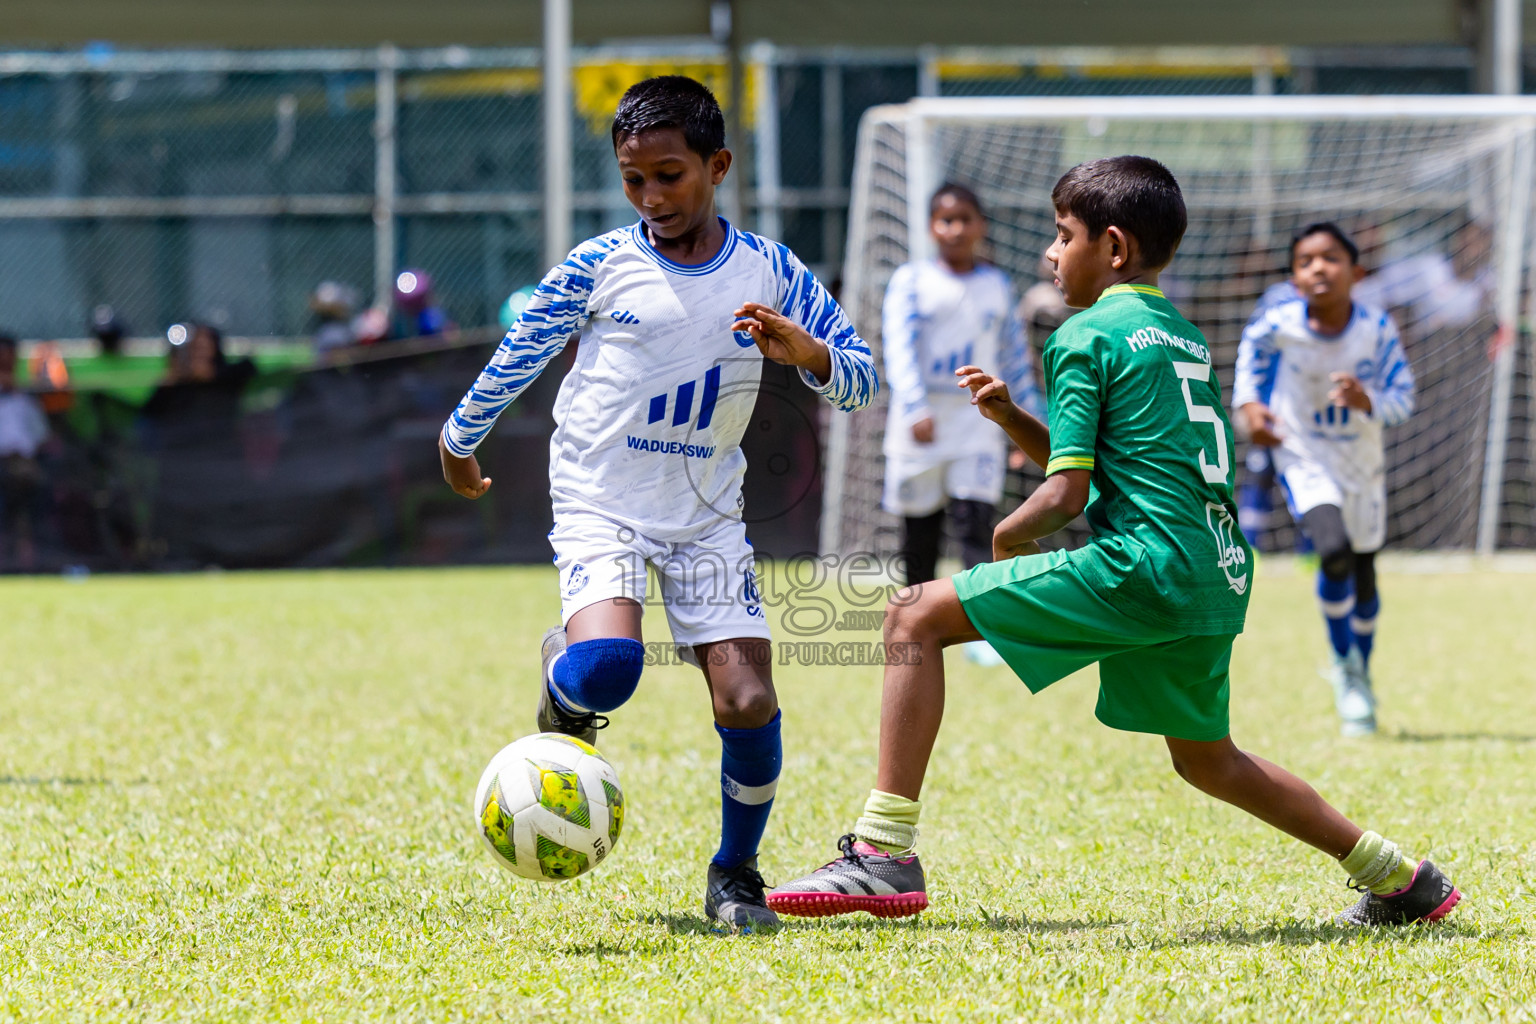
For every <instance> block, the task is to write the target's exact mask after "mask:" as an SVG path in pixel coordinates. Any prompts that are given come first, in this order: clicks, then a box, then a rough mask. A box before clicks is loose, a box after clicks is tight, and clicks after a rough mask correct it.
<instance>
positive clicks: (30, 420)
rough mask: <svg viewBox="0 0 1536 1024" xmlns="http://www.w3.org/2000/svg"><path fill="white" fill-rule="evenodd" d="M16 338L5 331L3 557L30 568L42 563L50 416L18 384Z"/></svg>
mask: <svg viewBox="0 0 1536 1024" xmlns="http://www.w3.org/2000/svg"><path fill="white" fill-rule="evenodd" d="M16 362H17V354H16V339H15V338H12V337H9V336H0V560H4V559H5V558H6V550H5V549H6V547H9V548H10V549H11V550H10V559H9V563H8V564H6V563H5V562H4V561H0V565H5V566H6V567H7V568H15V569H19V570H21V571H22V572H28V571H30V570H31V569H32V568H34V566H35V564H36V558H37V555H36V548H35V546H34V544H33V538H34V524H35V521H36V511H37V503H38V498H39V496H40V493H41V489H42V487H41V485H42V473H41V471H40V469H39V467H38V464H37V453H38V449H39V448H41V447H42V446H43V442H44V441H46V440H47V439H48V418H47V416H46V415H45V414H44V412H43V407H42V405H41V404H40V403H39V402H38V401H37V399H36V398H34V397H32V396H31V395H29V394H27V393H26V392H24V391H20V390H18V389H17V387H16Z"/></svg>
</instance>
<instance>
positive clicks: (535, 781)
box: [475, 732, 624, 882]
mask: <svg viewBox="0 0 1536 1024" xmlns="http://www.w3.org/2000/svg"><path fill="white" fill-rule="evenodd" d="M623 827H624V793H623V791H622V790H620V789H619V774H618V772H616V771H614V770H613V765H611V764H609V763H608V762H607V761H606V760H605V759H604V758H603V755H601V754H599V753H598V752H597V748H596V747H593V746H592V745H591V744H589V743H584V742H582V741H581V740H579V739H576V738H575V737H574V736H565V735H562V734H560V733H557V732H541V733H538V734H537V735H534V736H524V737H523V738H522V739H520V740H517V741H516V742H514V743H511V744H508V745H507V746H505V747H503V748H502V749H501V752H500V753H498V754H497V755H496V756H495V757H493V758H491V763H490V764H489V765H488V766H487V767H486V769H485V774H483V775H481V776H480V785H478V786H476V787H475V829H476V831H478V832H479V833H480V838H481V839H483V840H485V845H486V848H487V849H489V850H490V851H491V856H492V858H493V859H495V861H496V863H497V864H500V865H501V866H502V867H504V868H506V869H507V870H508V871H510V872H512V873H513V874H515V875H521V876H522V877H524V878H532V879H535V880H537V881H540V882H563V881H565V880H566V879H567V878H575V877H576V876H577V875H582V874H585V873H586V872H588V871H590V870H591V869H592V868H594V867H596V866H597V865H598V863H599V862H601V861H602V859H603V858H604V857H606V856H608V854H609V853H611V852H612V851H613V847H614V844H616V843H617V842H618V841H619V831H620V829H622V828H623Z"/></svg>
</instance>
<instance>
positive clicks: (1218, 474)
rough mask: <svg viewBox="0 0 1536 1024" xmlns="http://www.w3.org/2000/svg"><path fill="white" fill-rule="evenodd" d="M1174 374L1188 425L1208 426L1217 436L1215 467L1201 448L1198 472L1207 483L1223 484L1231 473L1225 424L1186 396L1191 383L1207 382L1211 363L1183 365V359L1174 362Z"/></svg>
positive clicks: (1208, 408)
mask: <svg viewBox="0 0 1536 1024" xmlns="http://www.w3.org/2000/svg"><path fill="white" fill-rule="evenodd" d="M1173 372H1174V373H1176V374H1178V375H1179V384H1180V385H1181V386H1182V387H1183V389H1184V408H1185V409H1186V410H1188V412H1189V421H1190V422H1191V423H1208V424H1210V426H1211V430H1212V432H1214V433H1215V435H1216V464H1215V465H1214V466H1213V465H1211V464H1210V463H1209V462H1207V461H1206V458H1205V449H1204V448H1202V449H1200V472H1201V473H1202V474H1203V475H1204V476H1205V482H1206V483H1208V484H1224V483H1226V482H1227V473H1228V472H1230V471H1231V468H1232V467H1231V463H1230V461H1229V460H1228V459H1227V431H1226V424H1224V423H1223V422H1222V420H1221V413H1219V412H1217V411H1216V410H1215V409H1212V408H1211V407H1210V406H1208V405H1201V404H1200V403H1198V402H1196V401H1195V399H1194V396H1193V395H1191V394H1190V393H1189V382H1190V381H1192V380H1198V381H1208V380H1210V379H1211V364H1210V363H1186V362H1184V361H1182V360H1178V359H1175V360H1174V361H1173Z"/></svg>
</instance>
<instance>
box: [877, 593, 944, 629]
mask: <svg viewBox="0 0 1536 1024" xmlns="http://www.w3.org/2000/svg"><path fill="white" fill-rule="evenodd" d="M938 627H939V615H938V613H937V610H936V609H935V607H934V602H933V601H932V600H927V601H925V600H923V595H922V585H921V584H919V585H917V586H915V587H907V588H905V589H903V590H899V591H897V592H896V594H895V596H893V597H892V598H891V599H890V601H888V602H886V605H885V627H884V632H885V639H886V642H887V643H912V642H918V643H921V642H922V641H924V640H931V639H933V638H934V637H935V636H937V634H938Z"/></svg>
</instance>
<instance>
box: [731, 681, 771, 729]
mask: <svg viewBox="0 0 1536 1024" xmlns="http://www.w3.org/2000/svg"><path fill="white" fill-rule="evenodd" d="M778 706H779V703H778V698H777V697H776V696H775V695H774V693H773V691H772V690H770V689H768V688H767V687H765V686H742V687H736V688H734V689H732V690H730V691H729V692H717V693H716V694H715V721H717V722H719V723H720V724H721V725H723V726H725V727H726V728H727V729H756V728H757V727H758V726H762V725H767V724H768V721H769V719H771V718H773V713H774V712H775V711H777V710H778Z"/></svg>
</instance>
